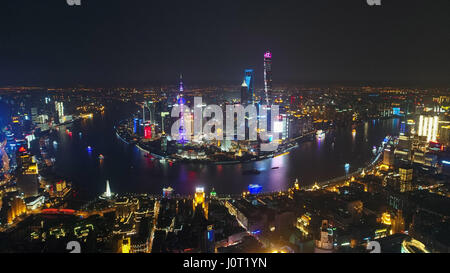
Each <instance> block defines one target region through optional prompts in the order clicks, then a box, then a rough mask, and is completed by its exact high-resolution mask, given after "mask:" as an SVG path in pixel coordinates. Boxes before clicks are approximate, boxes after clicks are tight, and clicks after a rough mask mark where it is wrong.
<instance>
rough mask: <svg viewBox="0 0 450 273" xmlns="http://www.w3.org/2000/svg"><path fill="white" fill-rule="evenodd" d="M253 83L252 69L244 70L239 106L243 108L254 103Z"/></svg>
mask: <svg viewBox="0 0 450 273" xmlns="http://www.w3.org/2000/svg"><path fill="white" fill-rule="evenodd" d="M254 81H255V79H254V73H253V69H245V72H244V82H243V83H242V85H241V104H242V105H244V106H246V105H249V104H253V103H254Z"/></svg>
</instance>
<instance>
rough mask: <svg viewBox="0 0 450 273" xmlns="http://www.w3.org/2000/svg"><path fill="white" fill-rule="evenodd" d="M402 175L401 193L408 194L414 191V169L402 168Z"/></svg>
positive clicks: (400, 169) (399, 170) (399, 171)
mask: <svg viewBox="0 0 450 273" xmlns="http://www.w3.org/2000/svg"><path fill="white" fill-rule="evenodd" d="M398 173H399V174H400V192H407V191H411V190H413V186H412V179H413V169H412V167H410V166H402V167H400V168H399V169H398Z"/></svg>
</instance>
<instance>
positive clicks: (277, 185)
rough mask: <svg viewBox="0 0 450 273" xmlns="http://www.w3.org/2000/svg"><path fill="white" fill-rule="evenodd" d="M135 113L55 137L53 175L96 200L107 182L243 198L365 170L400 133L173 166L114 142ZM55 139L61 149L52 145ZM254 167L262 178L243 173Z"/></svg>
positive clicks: (388, 126)
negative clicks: (258, 189) (252, 158)
mask: <svg viewBox="0 0 450 273" xmlns="http://www.w3.org/2000/svg"><path fill="white" fill-rule="evenodd" d="M132 112H133V110H132V107H130V106H123V105H119V104H112V105H110V106H107V108H106V111H105V113H104V114H97V115H95V116H94V118H93V119H90V120H82V121H77V122H75V123H74V124H72V125H71V128H70V130H71V131H72V132H73V135H72V136H70V135H69V134H67V133H66V131H65V128H64V127H62V128H61V130H59V132H57V133H55V134H53V135H52V136H51V138H50V139H51V141H50V145H49V146H50V147H49V148H50V149H49V150H50V151H51V152H52V153H53V154H54V157H55V158H56V163H55V172H56V173H57V174H58V175H61V176H64V177H67V178H68V179H69V180H70V181H72V183H73V185H74V186H76V187H78V188H80V189H84V190H85V191H88V192H89V193H91V194H92V195H97V194H100V193H102V192H104V191H105V183H106V180H107V179H108V180H109V181H110V186H111V191H113V192H116V193H130V192H137V193H151V194H159V193H162V188H163V187H167V186H171V187H172V188H174V190H175V193H179V194H191V193H193V192H194V191H195V187H197V186H203V187H205V190H206V191H207V192H209V191H210V190H211V189H212V188H214V189H215V190H216V192H217V193H219V194H223V193H240V192H242V191H243V190H245V189H246V188H247V186H248V185H249V184H254V183H257V184H260V185H262V187H263V191H277V190H284V189H286V188H288V187H290V186H292V184H293V182H294V181H295V179H296V178H298V179H299V181H300V184H302V185H309V184H313V183H314V182H315V181H319V182H320V181H324V180H327V179H331V178H334V177H337V176H342V175H344V174H345V167H344V166H345V163H349V164H350V170H349V171H350V172H351V171H353V170H356V169H358V168H360V167H362V166H364V165H365V164H366V163H367V162H368V161H370V159H371V158H373V152H372V149H373V147H374V145H377V146H379V145H380V144H381V142H382V140H383V139H384V137H385V136H386V135H387V134H398V132H399V129H400V120H399V119H390V120H373V121H370V122H366V123H364V124H361V125H359V126H358V127H357V128H356V134H352V129H351V128H350V127H347V128H337V129H335V130H332V131H329V132H327V134H326V136H325V138H323V139H321V140H320V139H317V138H315V137H314V138H312V139H310V140H307V141H306V140H305V141H301V142H300V143H299V147H298V148H296V149H293V150H291V151H290V153H289V154H288V155H284V156H279V157H276V158H273V159H267V160H263V161H258V162H252V163H245V164H236V165H208V164H181V163H179V164H178V163H177V164H174V165H172V166H170V165H169V164H168V163H160V162H158V161H152V160H151V159H148V158H146V157H144V153H143V152H141V151H140V150H139V149H138V148H136V147H135V146H133V145H128V144H126V143H123V142H122V141H121V140H120V139H119V138H117V137H116V135H115V133H114V125H115V124H117V122H118V121H119V120H120V119H124V118H126V117H128V116H130V115H131V113H132ZM69 127H70V126H69ZM79 132H81V133H82V134H81V136H80V135H79ZM53 140H56V141H57V142H58V144H57V145H55V146H54V145H53V144H52V142H53ZM333 143H334V144H333ZM88 146H91V147H92V151H91V152H88V150H87V147H88ZM99 154H103V155H104V160H102V161H100V160H99V158H98V155H99ZM272 167H279V168H278V169H272ZM251 168H256V169H258V170H260V171H261V173H260V174H259V175H243V174H242V171H243V170H244V169H251Z"/></svg>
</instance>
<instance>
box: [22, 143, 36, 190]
mask: <svg viewBox="0 0 450 273" xmlns="http://www.w3.org/2000/svg"><path fill="white" fill-rule="evenodd" d="M17 167H18V168H17V171H18V175H17V186H18V187H19V188H20V190H21V191H22V192H23V194H24V196H25V197H32V196H37V195H38V188H39V181H38V166H37V163H36V161H35V159H34V158H33V157H32V156H31V155H30V154H28V153H27V152H26V151H25V149H24V151H19V154H18V157H17Z"/></svg>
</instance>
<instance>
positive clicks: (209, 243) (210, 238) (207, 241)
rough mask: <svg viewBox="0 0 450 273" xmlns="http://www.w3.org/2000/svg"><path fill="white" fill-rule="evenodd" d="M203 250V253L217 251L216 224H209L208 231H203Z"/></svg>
mask: <svg viewBox="0 0 450 273" xmlns="http://www.w3.org/2000/svg"><path fill="white" fill-rule="evenodd" d="M201 239H202V240H201V242H200V243H201V251H202V253H215V252H216V248H215V243H216V241H215V236H214V226H213V225H208V226H207V227H206V231H205V232H204V233H203V236H202V238H201Z"/></svg>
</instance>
